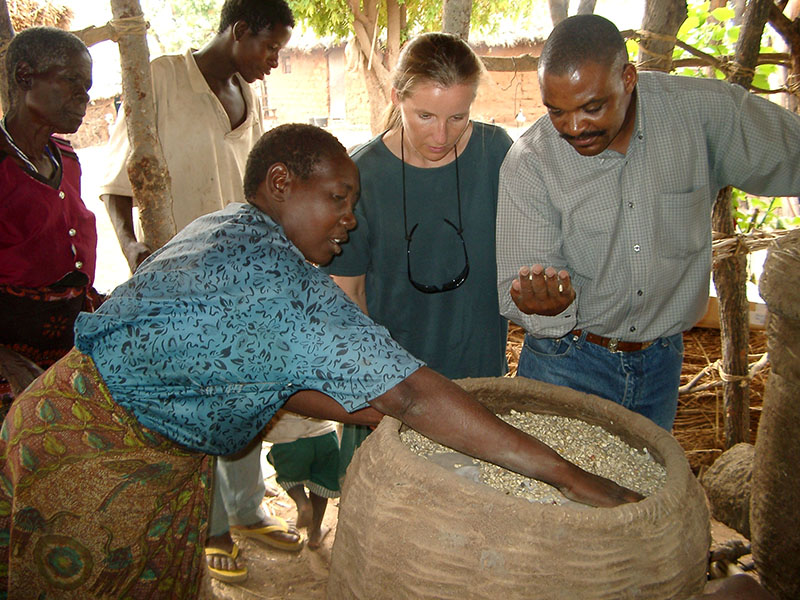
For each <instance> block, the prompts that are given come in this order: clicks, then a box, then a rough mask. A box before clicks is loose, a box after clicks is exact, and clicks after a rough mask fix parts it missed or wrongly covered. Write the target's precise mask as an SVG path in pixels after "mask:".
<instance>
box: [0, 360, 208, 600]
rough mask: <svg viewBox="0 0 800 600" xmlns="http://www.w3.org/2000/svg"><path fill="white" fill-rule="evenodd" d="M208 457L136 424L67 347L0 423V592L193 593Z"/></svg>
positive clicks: (21, 595) (55, 595) (199, 568)
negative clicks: (0, 556)
mask: <svg viewBox="0 0 800 600" xmlns="http://www.w3.org/2000/svg"><path fill="white" fill-rule="evenodd" d="M212 466H213V463H212V460H211V457H209V456H207V455H205V454H200V453H196V452H189V451H187V450H185V449H183V448H181V447H179V446H178V445H176V444H175V443H173V442H171V441H169V440H168V439H166V438H164V437H163V436H161V435H158V434H156V433H154V432H152V431H150V430H148V429H146V428H144V427H142V426H141V425H140V424H139V423H138V422H137V421H136V419H134V418H133V417H132V416H131V415H130V414H128V413H127V412H126V411H125V410H124V409H122V408H121V407H120V406H118V405H117V404H116V403H115V402H114V401H113V399H112V398H111V395H110V394H109V391H108V388H107V387H106V386H105V384H104V383H103V380H102V379H101V377H100V374H99V373H98V372H97V369H96V368H95V366H94V363H93V362H92V359H91V358H89V357H88V356H86V355H84V354H81V353H80V352H78V351H77V350H75V349H73V350H71V351H70V352H69V353H68V354H67V355H66V356H65V357H64V358H62V359H61V360H59V361H58V362H57V363H56V364H55V365H53V367H52V368H50V369H49V370H48V371H46V372H45V373H44V374H43V375H42V376H41V377H39V378H38V379H37V380H36V381H35V382H34V383H33V384H31V386H30V387H28V389H27V390H25V392H23V393H22V394H20V396H19V397H18V398H16V400H15V401H14V403H13V405H12V407H11V410H10V411H9V413H8V416H7V417H6V419H5V421H4V423H3V428H2V431H1V432H0V553H2V556H3V559H2V560H0V598H4V597H8V598H14V599H27V598H47V599H51V600H55V599H62V598H63V599H67V598H76V599H77V598H81V599H85V598H131V599H138V598H196V597H197V595H198V593H199V586H200V577H201V574H202V573H203V567H204V564H205V561H204V557H203V544H204V541H205V537H206V528H207V518H208V511H209V504H210V499H211V484H212V477H213V469H212Z"/></svg>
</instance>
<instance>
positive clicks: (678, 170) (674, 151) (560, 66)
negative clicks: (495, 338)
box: [497, 15, 800, 430]
mask: <svg viewBox="0 0 800 600" xmlns="http://www.w3.org/2000/svg"><path fill="white" fill-rule="evenodd" d="M539 84H540V88H541V94H542V100H543V102H544V104H545V106H546V107H547V109H548V115H547V116H545V117H542V118H541V119H539V120H538V121H537V122H536V123H535V124H534V125H533V126H532V127H531V128H530V129H529V130H528V131H526V132H525V133H524V134H523V135H522V136H521V137H520V139H519V140H518V141H517V142H516V143H515V144H514V145H513V146H512V148H511V150H510V151H509V153H508V155H507V156H506V159H505V162H504V163H503V167H502V169H501V171H500V189H499V198H498V211H497V266H498V293H499V298H500V312H501V313H502V314H503V315H504V316H506V317H508V318H509V319H510V320H512V321H514V322H516V323H518V324H520V325H521V326H523V327H524V328H525V330H526V331H527V335H526V336H525V344H524V347H523V350H522V353H521V355H520V360H519V367H518V374H519V375H523V376H526V377H532V378H535V379H540V380H542V381H547V382H550V383H556V384H559V385H566V386H569V387H571V388H574V389H577V390H580V391H584V392H588V393H593V394H597V395H599V396H602V397H604V398H608V399H610V400H613V401H615V402H618V403H620V404H622V405H623V406H625V407H627V408H630V409H631V410H634V411H636V412H638V413H641V414H643V415H645V416H647V417H649V418H650V419H652V420H653V421H654V422H655V423H657V424H658V425H660V426H662V427H664V428H665V429H667V430H670V429H671V428H672V424H673V421H674V418H675V411H676V408H677V399H678V385H679V381H680V372H681V363H682V360H683V340H682V332H683V331H685V330H687V329H690V328H691V327H692V326H693V325H694V324H695V323H696V322H697V321H698V319H700V317H701V316H702V315H703V314H704V312H705V310H706V305H707V301H708V288H709V275H710V270H711V209H712V206H713V203H714V199H715V198H716V195H717V192H718V191H719V190H720V189H721V188H723V187H725V186H728V185H732V186H735V187H737V188H740V189H742V190H744V191H746V192H748V193H752V194H760V195H771V196H773V195H774V196H789V195H798V194H799V193H800V167H798V165H800V117H798V116H797V115H795V114H792V113H790V112H788V111H786V110H784V109H782V108H781V107H779V106H778V105H776V104H774V103H772V102H769V101H767V100H764V99H763V98H760V97H757V96H755V95H753V94H750V93H749V92H747V91H746V90H745V89H743V88H741V87H739V86H735V85H732V84H729V83H727V82H724V81H717V80H708V79H696V78H689V77H677V76H672V75H666V74H663V73H655V72H644V73H637V71H636V68H635V67H634V65H633V64H631V63H630V62H628V56H627V51H626V49H625V43H624V40H623V39H622V36H621V35H620V33H619V31H618V30H617V28H616V26H615V25H614V24H613V23H611V22H610V21H607V20H606V19H604V18H602V17H599V16H596V15H580V16H576V17H571V18H569V19H566V20H565V21H562V22H561V23H560V24H559V25H558V26H557V27H556V28H555V29H554V30H553V32H552V33H551V35H550V37H549V38H548V40H547V42H546V44H545V46H544V49H543V50H542V55H541V57H540V59H539Z"/></svg>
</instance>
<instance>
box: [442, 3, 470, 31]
mask: <svg viewBox="0 0 800 600" xmlns="http://www.w3.org/2000/svg"><path fill="white" fill-rule="evenodd" d="M471 19H472V0H444V5H443V6H442V31H444V32H446V33H452V34H454V35H457V36H458V37H460V38H461V39H462V40H465V41H466V40H468V39H469V25H470V20H471Z"/></svg>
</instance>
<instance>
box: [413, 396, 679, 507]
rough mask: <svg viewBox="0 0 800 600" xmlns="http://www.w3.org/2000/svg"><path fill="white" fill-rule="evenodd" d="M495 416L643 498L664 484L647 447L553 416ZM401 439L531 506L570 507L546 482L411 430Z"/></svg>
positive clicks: (663, 475)
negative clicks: (450, 447) (527, 501)
mask: <svg viewBox="0 0 800 600" xmlns="http://www.w3.org/2000/svg"><path fill="white" fill-rule="evenodd" d="M498 416H499V417H500V418H501V419H503V420H504V421H505V422H507V423H509V424H510V425H512V426H514V427H516V428H517V429H521V430H522V431H524V432H526V433H528V434H530V435H532V436H533V437H535V438H537V439H539V440H541V441H542V442H544V443H545V444H547V445H548V446H550V447H551V448H552V449H553V450H555V451H556V452H558V453H559V454H560V455H561V456H563V457H564V458H565V459H567V460H569V461H570V462H573V463H575V464H576V465H578V466H579V467H581V468H582V469H584V470H586V471H589V472H591V473H594V474H596V475H600V476H602V477H606V478H607V479H611V480H612V481H615V482H616V483H618V484H619V485H621V486H624V487H627V488H629V489H632V490H635V491H637V492H639V493H640V494H642V495H643V496H649V495H651V494H653V493H654V492H656V491H658V490H659V489H660V488H661V487H662V486H663V485H664V482H665V480H666V477H667V474H666V469H665V468H664V467H663V466H662V465H661V464H659V463H658V462H656V461H655V460H654V459H653V457H652V456H651V455H650V453H649V452H648V451H647V448H645V449H644V450H638V449H636V448H632V447H631V446H629V445H628V444H627V443H626V442H624V441H623V440H622V439H621V438H619V437H618V436H616V435H613V434H611V433H609V432H608V431H606V430H605V429H603V428H602V427H600V426H599V425H592V424H590V423H587V422H585V421H581V420H580V419H573V418H569V417H562V416H558V415H543V414H537V413H531V412H518V411H515V410H512V411H511V412H510V413H509V414H507V415H498ZM400 438H401V440H402V441H403V443H405V444H406V445H407V446H408V447H409V448H410V449H411V451H412V452H414V453H415V454H418V455H420V456H423V457H425V458H427V459H428V460H432V461H434V462H436V463H437V464H440V465H442V466H443V467H444V468H448V469H450V470H452V471H454V472H456V473H457V474H459V475H462V476H465V477H469V478H472V479H474V480H475V481H479V482H481V483H484V484H486V485H489V486H491V487H493V488H495V489H497V490H499V491H501V492H503V493H505V494H509V495H513V496H519V497H521V498H525V499H527V500H529V501H530V502H540V503H548V504H559V505H563V504H575V503H574V502H571V501H570V500H568V499H567V498H565V497H564V496H563V495H562V494H561V492H559V491H558V489H556V488H554V487H553V486H551V485H549V484H546V483H544V482H541V481H538V480H536V479H531V478H529V477H525V476H523V475H519V474H518V473H514V472H513V471H508V470H507V469H504V468H502V467H498V466H497V465H493V464H491V463H488V462H485V461H482V460H478V459H475V458H471V457H469V456H465V455H463V454H460V453H458V452H455V451H453V450H451V449H449V448H446V447H445V446H442V445H441V444H437V443H436V442H434V441H432V440H430V439H428V438H426V437H425V436H423V435H421V434H419V433H417V432H416V431H414V430H411V429H408V430H406V431H404V432H402V433H401V434H400Z"/></svg>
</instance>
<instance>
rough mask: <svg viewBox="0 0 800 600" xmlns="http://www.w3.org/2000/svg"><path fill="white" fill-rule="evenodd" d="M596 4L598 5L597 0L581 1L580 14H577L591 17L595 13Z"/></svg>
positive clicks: (579, 5)
mask: <svg viewBox="0 0 800 600" xmlns="http://www.w3.org/2000/svg"><path fill="white" fill-rule="evenodd" d="M595 4H597V0H581V2H580V4H578V12H577V13H575V14H578V15H591V14H593V13H594V6H595Z"/></svg>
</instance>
